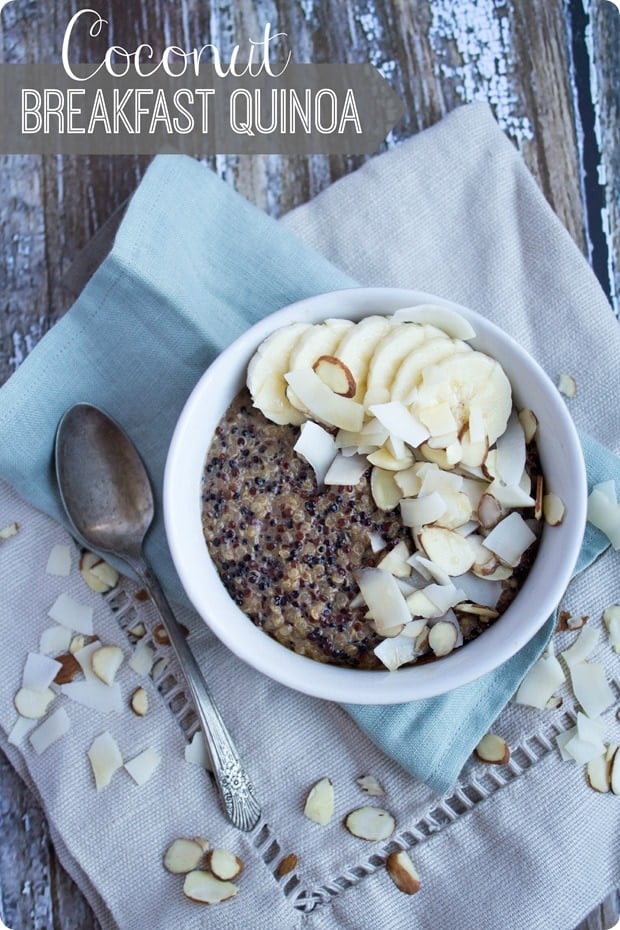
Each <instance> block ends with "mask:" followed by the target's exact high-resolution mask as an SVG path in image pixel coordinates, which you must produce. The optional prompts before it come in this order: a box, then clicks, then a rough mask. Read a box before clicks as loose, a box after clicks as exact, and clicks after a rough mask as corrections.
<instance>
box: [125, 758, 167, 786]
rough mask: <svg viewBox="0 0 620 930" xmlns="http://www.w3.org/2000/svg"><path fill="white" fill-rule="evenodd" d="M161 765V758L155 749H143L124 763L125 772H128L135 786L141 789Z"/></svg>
mask: <svg viewBox="0 0 620 930" xmlns="http://www.w3.org/2000/svg"><path fill="white" fill-rule="evenodd" d="M160 764H161V756H160V754H159V753H158V752H157V750H155V749H145V750H144V752H141V753H140V754H139V755H137V756H134V758H133V759H130V760H129V762H126V763H125V770H126V771H127V772H129V774H130V775H131V777H132V778H133V780H134V781H135V783H136V785H139V786H140V787H142V785H145V784H146V783H147V781H150V779H151V778H152V777H153V775H154V774H155V772H156V771H157V769H158V768H159V766H160Z"/></svg>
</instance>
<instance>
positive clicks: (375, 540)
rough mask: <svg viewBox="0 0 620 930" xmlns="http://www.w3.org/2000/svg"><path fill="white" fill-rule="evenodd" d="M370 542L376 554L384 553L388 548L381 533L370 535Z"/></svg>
mask: <svg viewBox="0 0 620 930" xmlns="http://www.w3.org/2000/svg"><path fill="white" fill-rule="evenodd" d="M368 542H369V543H370V548H371V549H372V551H373V552H374V553H375V554H376V553H377V552H382V551H383V550H384V549H385V547H386V546H387V543H386V541H385V539H384V538H383V536H381V535H380V534H379V533H369V534H368Z"/></svg>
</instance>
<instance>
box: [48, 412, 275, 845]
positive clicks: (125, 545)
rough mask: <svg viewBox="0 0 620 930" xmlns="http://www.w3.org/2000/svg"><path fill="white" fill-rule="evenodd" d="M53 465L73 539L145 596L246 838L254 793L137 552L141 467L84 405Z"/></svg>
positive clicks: (148, 503)
mask: <svg viewBox="0 0 620 930" xmlns="http://www.w3.org/2000/svg"><path fill="white" fill-rule="evenodd" d="M55 460H56V478H57V482H58V488H59V491H60V497H61V500H62V503H63V505H64V507H65V510H66V511H67V515H68V517H69V520H70V521H71V523H72V525H73V527H74V529H75V531H76V533H77V535H78V536H79V537H81V539H82V540H83V542H85V543H86V544H87V545H88V546H89V547H90V548H92V549H95V550H97V551H99V552H104V553H109V554H112V555H115V556H117V557H119V558H121V559H123V560H124V561H125V562H126V563H127V564H128V565H130V566H131V568H133V570H134V571H135V573H136V574H137V576H138V578H139V579H140V580H141V582H142V584H143V585H144V586H145V588H146V589H147V591H148V592H149V594H150V595H151V599H152V601H153V604H154V605H155V607H156V608H157V610H158V611H159V615H160V618H161V621H162V623H163V625H164V628H165V630H166V633H167V634H168V638H169V640H170V644H171V645H172V647H173V649H174V651H175V653H176V657H177V659H178V663H179V668H180V669H181V672H182V674H183V676H184V678H185V682H186V684H187V689H188V692H189V694H190V696H191V698H192V700H193V704H194V707H195V709H196V713H197V715H198V719H199V720H200V724H201V728H202V731H203V733H204V736H205V740H206V743H207V746H208V748H209V753H210V756H211V763H212V771H213V776H214V778H215V782H216V785H217V787H218V791H219V794H220V799H221V801H222V805H223V807H224V810H225V812H226V814H227V815H228V818H229V819H230V821H231V822H232V823H233V824H234V825H235V826H237V827H239V829H240V830H246V831H247V830H252V829H253V828H254V827H255V826H256V824H257V823H258V821H259V820H260V816H261V810H260V806H259V804H258V801H257V800H256V796H255V794H254V788H253V786H252V784H251V782H250V780H249V778H248V776H247V774H246V773H245V771H244V769H243V767H242V765H241V762H240V760H239V757H238V755H237V751H236V749H235V747H234V745H233V742H232V739H231V737H230V734H229V733H228V730H227V729H226V726H225V724H224V722H223V720H222V717H221V715H220V712H219V710H218V709H217V706H216V705H215V702H214V701H213V698H212V697H211V693H210V691H209V689H208V687H207V684H206V682H205V680H204V677H203V674H202V671H201V669H200V666H199V665H198V663H197V662H196V659H195V658H194V655H193V653H192V652H191V650H190V648H189V646H188V645H187V643H186V641H185V636H184V634H183V632H182V631H181V628H180V626H179V624H178V621H177V619H176V617H175V615H174V613H173V611H172V608H171V607H170V604H169V603H168V600H167V598H166V596H165V594H164V592H163V590H162V588H161V586H160V584H159V581H158V580H157V578H156V576H155V574H154V572H153V570H152V569H151V567H150V565H149V564H148V563H147V561H146V560H145V558H144V555H143V552H142V543H143V541H144V537H145V535H146V533H147V532H148V529H149V527H150V525H151V523H152V521H153V515H154V504H153V492H152V489H151V484H150V481H149V477H148V474H147V471H146V468H145V466H144V462H143V461H142V459H141V458H140V456H139V454H138V451H137V449H136V448H135V446H134V444H133V443H132V441H131V440H130V439H129V437H128V436H127V434H126V433H125V432H123V430H122V429H121V427H120V426H119V425H118V423H116V422H115V421H114V420H113V419H112V418H111V417H109V416H108V415H107V414H106V413H104V412H103V410H100V409H99V408H98V407H94V406H92V405H91V404H77V405H76V406H75V407H71V409H70V410H68V411H67V412H66V413H65V415H64V416H63V418H62V419H61V421H60V423H59V426H58V432H57V434H56V446H55Z"/></svg>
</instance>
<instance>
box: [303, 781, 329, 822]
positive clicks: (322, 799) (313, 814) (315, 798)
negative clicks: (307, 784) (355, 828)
mask: <svg viewBox="0 0 620 930" xmlns="http://www.w3.org/2000/svg"><path fill="white" fill-rule="evenodd" d="M304 814H305V815H306V817H307V818H308V820H312V821H313V822H314V823H318V824H321V826H325V824H327V823H329V821H330V820H331V819H332V817H333V815H334V785H333V783H332V781H331V779H329V778H322V779H321V780H320V781H317V783H316V784H315V785H313V786H312V788H311V789H310V791H309V792H308V797H307V798H306V803H305V806H304Z"/></svg>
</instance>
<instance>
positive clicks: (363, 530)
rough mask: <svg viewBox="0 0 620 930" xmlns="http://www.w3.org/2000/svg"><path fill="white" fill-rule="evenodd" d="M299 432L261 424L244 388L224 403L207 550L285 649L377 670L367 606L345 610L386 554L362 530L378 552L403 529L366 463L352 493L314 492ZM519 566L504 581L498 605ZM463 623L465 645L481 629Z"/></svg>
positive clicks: (205, 503)
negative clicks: (378, 496)
mask: <svg viewBox="0 0 620 930" xmlns="http://www.w3.org/2000/svg"><path fill="white" fill-rule="evenodd" d="M298 435H299V429H298V427H293V426H279V425H276V424H275V423H271V422H270V421H268V420H266V419H265V417H264V416H263V415H262V414H261V413H260V412H259V411H258V410H256V409H255V408H254V407H253V406H252V401H251V398H250V395H249V393H248V392H247V390H246V389H244V390H243V391H242V392H241V393H240V394H239V396H238V397H237V398H236V399H235V401H234V402H233V403H232V404H231V406H230V407H229V408H228V410H227V412H226V414H225V416H224V417H223V419H222V421H221V422H220V424H219V426H218V427H217V429H216V432H215V435H214V438H213V441H212V444H211V447H210V449H209V452H208V455H207V460H206V464H205V472H204V478H203V487H202V521H203V530H204V535H205V539H206V542H207V545H208V548H209V553H210V555H211V558H212V559H213V562H214V563H215V566H216V568H217V570H218V573H219V575H220V577H221V579H222V581H223V583H224V586H225V587H226V589H227V591H228V593H229V594H230V596H231V597H232V599H233V600H234V601H235V602H236V603H237V604H238V605H239V607H240V608H241V610H243V611H244V613H246V614H247V616H248V617H250V619H251V620H252V621H253V622H254V623H255V624H256V626H258V627H259V628H261V629H263V630H264V631H265V632H266V633H268V634H269V635H270V636H272V637H274V638H275V639H276V640H278V642H280V643H282V644H283V645H284V646H286V647H288V648H289V649H293V650H294V651H295V652H297V653H299V654H300V655H305V656H308V657H310V658H312V659H315V660H317V661H319V662H328V663H331V664H335V665H343V666H350V667H355V668H362V669H384V666H383V664H382V663H381V662H380V660H379V659H378V658H377V657H376V656H375V655H374V653H373V649H374V648H375V646H377V645H378V644H379V642H381V637H379V636H377V634H376V632H375V630H374V626H373V624H372V622H371V621H369V620H366V619H365V618H364V615H365V613H366V607H365V606H362V607H359V608H351V607H350V606H349V605H350V602H351V601H352V600H353V598H354V597H355V596H356V595H357V594H358V587H357V584H356V582H355V580H354V572H355V571H356V570H357V569H359V568H362V567H367V566H371V565H375V564H377V562H378V561H380V559H381V558H382V557H383V555H384V554H385V553H384V552H381V553H379V554H374V553H373V552H372V549H371V546H370V541H369V537H368V533H369V532H372V531H374V532H377V533H379V534H380V535H381V536H382V537H383V538H384V539H385V540H386V542H387V543H388V547H387V548H386V551H389V549H391V548H392V547H393V546H394V545H395V544H396V542H398V541H399V540H400V539H404V540H405V541H407V543H408V544H410V542H411V538H410V533H409V531H408V530H407V529H406V528H405V527H403V526H402V524H401V523H400V519H399V511H398V509H397V510H395V511H392V512H391V513H385V512H384V511H381V510H378V509H377V507H376V506H375V504H374V501H373V499H372V496H371V493H370V481H369V477H370V466H369V469H368V471H367V472H366V474H365V475H364V477H363V478H362V480H361V482H360V483H359V484H358V485H356V486H355V487H324V488H317V486H316V479H315V475H314V471H313V470H312V468H311V467H310V466H309V465H308V464H306V462H305V461H303V460H302V459H301V458H300V457H299V456H298V455H297V454H296V453H295V452H294V451H293V446H294V444H295V442H296V441H297V438H298ZM529 561H530V560H529V559H528V563H529ZM526 570H527V569H526V568H525V566H524V568H523V570H520V571H518V572H516V573H515V576H514V578H513V579H511V581H510V583H508V584H506V585H505V591H504V594H503V595H502V601H501V604H500V605H499V606H500V607H501V609H505V607H506V606H507V604H508V603H509V601H510V600H511V599H512V597H513V596H514V594H515V593H516V590H517V588H518V586H519V584H520V579H521V578H522V576H523V573H524V572H525V571H526ZM461 626H462V629H463V635H464V638H465V639H466V640H467V639H472V638H474V637H475V636H477V635H478V634H479V633H480V632H481V629H482V628H483V626H482V625H481V624H480V623H479V621H477V620H476V618H473V617H465V618H463V620H462V622H461ZM420 661H423V660H418V662H420Z"/></svg>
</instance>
